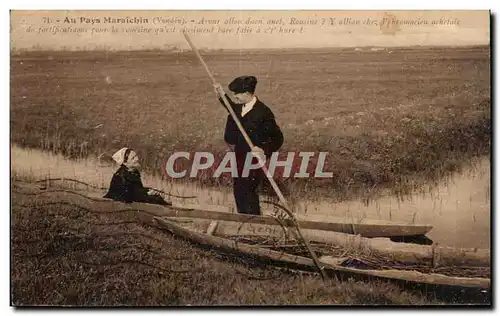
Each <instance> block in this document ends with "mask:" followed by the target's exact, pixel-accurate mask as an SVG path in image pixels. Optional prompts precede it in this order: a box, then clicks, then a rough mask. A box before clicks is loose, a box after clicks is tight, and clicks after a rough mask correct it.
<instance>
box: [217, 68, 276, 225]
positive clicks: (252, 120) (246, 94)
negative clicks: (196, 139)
mask: <svg viewBox="0 0 500 316" xmlns="http://www.w3.org/2000/svg"><path fill="white" fill-rule="evenodd" d="M256 86H257V78H256V77H254V76H241V77H238V78H236V79H234V80H233V81H232V82H231V83H230V84H229V86H228V88H229V90H230V91H231V92H232V93H233V94H234V99H236V102H233V101H232V100H231V98H229V97H227V95H226V99H227V100H228V102H229V104H230V105H231V107H232V108H233V110H234V112H235V114H236V116H237V117H238V119H239V120H240V122H241V125H242V126H243V128H244V129H245V131H246V133H247V134H248V136H249V137H250V139H251V140H252V143H253V144H254V147H253V148H250V147H249V146H248V144H247V142H246V141H245V138H244V137H243V135H242V133H241V132H240V131H239V129H238V126H237V125H236V122H235V121H234V120H233V117H232V116H231V115H230V114H229V115H228V117H227V121H226V129H225V132H224V140H225V141H226V142H227V143H228V144H230V145H233V146H234V152H235V156H236V164H237V171H238V176H237V177H234V178H233V193H234V198H235V201H236V207H237V209H238V213H244V214H252V215H260V214H261V211H260V205H259V195H258V192H257V190H258V188H259V185H260V184H261V183H262V181H263V180H264V178H265V177H266V175H265V174H264V172H263V171H262V169H260V168H259V169H254V170H250V172H249V175H248V177H243V176H242V173H243V166H244V164H245V159H246V157H247V154H249V153H252V152H253V153H255V154H262V153H263V154H264V155H265V156H266V159H269V158H270V157H271V155H272V153H273V152H275V151H277V150H279V149H280V148H281V146H282V145H283V141H284V139H283V133H282V132H281V129H280V128H279V126H278V124H277V123H276V120H275V118H274V114H273V112H272V111H271V109H270V108H269V107H267V106H266V105H265V104H264V103H262V101H260V100H259V99H258V98H257V96H256V95H255V88H256ZM214 87H215V90H216V92H217V94H218V96H219V101H220V102H221V103H222V104H223V105H224V101H223V99H222V96H223V95H225V92H224V89H223V88H222V86H221V85H220V84H218V83H217V84H215V85H214ZM224 108H226V107H225V106H224ZM226 110H227V108H226ZM227 111H228V112H229V110H227ZM253 159H254V160H253V163H254V164H255V163H257V158H256V157H255V158H253Z"/></svg>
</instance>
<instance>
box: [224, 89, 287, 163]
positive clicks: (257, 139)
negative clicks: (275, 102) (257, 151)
mask: <svg viewBox="0 0 500 316" xmlns="http://www.w3.org/2000/svg"><path fill="white" fill-rule="evenodd" d="M226 99H227V100H228V101H229V103H230V104H231V107H232V108H233V110H234V112H235V114H236V116H237V117H238V119H239V120H240V122H241V124H242V125H243V128H244V129H245V131H246V132H247V134H248V136H249V137H250V139H251V140H252V143H253V144H254V145H255V146H257V147H260V148H262V149H263V150H264V153H265V154H266V156H267V157H270V156H271V154H272V153H273V152H275V151H277V150H278V149H280V148H281V146H282V145H283V141H284V139H283V133H282V132H281V129H280V128H279V126H278V124H277V123H276V120H275V118H274V114H273V112H272V111H271V109H269V108H268V107H267V106H266V105H265V104H264V103H262V102H261V101H260V100H259V99H258V98H257V102H255V104H254V106H253V108H252V110H251V111H249V112H248V113H246V114H245V116H243V117H242V116H241V112H242V109H243V104H236V103H234V102H233V101H232V100H231V99H230V98H229V97H227V96H226ZM219 100H220V102H221V103H222V104H224V101H223V100H222V98H219ZM226 110H227V109H226ZM228 112H229V111H228ZM224 140H225V141H226V142H227V143H229V144H231V145H234V146H235V148H234V151H235V153H236V155H237V156H238V154H246V153H247V152H250V147H249V146H248V144H247V143H246V141H245V138H244V137H243V135H242V134H241V132H240V131H239V129H238V126H237V125H236V122H235V121H234V120H233V117H232V116H231V114H229V115H228V117H227V121H226V130H225V132H224Z"/></svg>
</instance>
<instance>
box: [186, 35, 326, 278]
mask: <svg viewBox="0 0 500 316" xmlns="http://www.w3.org/2000/svg"><path fill="white" fill-rule="evenodd" d="M182 33H183V34H184V37H185V38H186V41H187V42H188V44H189V46H190V47H191V49H192V50H193V51H194V52H195V54H196V56H197V57H198V60H199V61H200V63H201V64H202V65H203V67H204V68H205V71H206V72H207V74H208V76H209V77H210V79H211V80H212V84H214V85H215V84H216V83H217V81H216V80H215V78H214V76H213V75H212V72H211V71H210V69H209V68H208V66H207V64H206V63H205V61H204V60H203V57H202V56H201V55H200V52H199V51H198V49H197V48H196V46H195V45H194V44H193V42H192V41H191V38H190V37H189V35H188V34H187V33H186V32H185V31H183V32H182ZM219 94H221V93H220V91H219ZM220 97H221V98H222V100H223V101H224V105H225V106H226V108H227V110H228V111H229V114H230V115H231V117H232V118H233V120H234V122H235V123H236V125H237V126H238V129H239V130H240V132H241V134H242V135H243V137H244V138H245V141H246V142H247V144H248V146H250V148H253V147H254V145H253V143H252V140H251V139H250V137H249V136H248V134H247V133H246V131H245V128H243V125H241V122H240V120H239V119H238V117H237V116H236V113H234V110H233V108H232V107H231V105H230V104H229V101H228V100H227V99H226V95H225V94H221V95H220ZM259 161H260V159H259ZM261 168H262V170H263V171H264V174H265V175H266V177H267V179H268V180H269V183H271V186H272V187H273V189H274V191H275V192H276V195H278V198H279V200H280V202H281V203H282V204H283V207H284V210H285V211H286V213H287V214H288V216H290V217H291V218H292V221H293V222H294V224H295V227H297V232H298V234H299V236H300V238H301V239H302V241H303V242H304V244H305V246H306V248H307V250H308V251H309V253H310V255H311V258H312V259H313V261H314V263H315V265H316V267H317V268H318V270H319V271H320V273H321V276H322V277H323V279H326V274H325V272H324V271H323V268H322V267H321V265H320V262H319V260H318V257H317V256H316V254H315V253H314V251H313V250H312V249H311V246H310V244H309V242H308V241H307V240H306V239H305V238H304V236H303V235H302V232H301V230H300V226H299V222H298V221H297V219H296V218H295V216H294V215H293V213H292V212H291V211H290V208H289V207H288V203H287V202H286V200H285V197H284V196H283V193H281V190H280V189H279V187H278V185H277V184H276V182H275V181H274V179H273V177H272V176H271V175H270V174H269V172H268V170H267V167H266V166H265V165H264V164H263V163H261Z"/></svg>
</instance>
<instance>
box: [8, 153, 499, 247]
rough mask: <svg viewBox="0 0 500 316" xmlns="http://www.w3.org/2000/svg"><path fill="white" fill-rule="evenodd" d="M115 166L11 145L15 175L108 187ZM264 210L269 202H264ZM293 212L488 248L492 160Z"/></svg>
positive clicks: (220, 201)
mask: <svg viewBox="0 0 500 316" xmlns="http://www.w3.org/2000/svg"><path fill="white" fill-rule="evenodd" d="M115 169H116V167H114V166H99V165H98V163H96V162H95V161H93V160H82V161H78V162H74V161H69V160H67V159H64V158H63V157H61V156H57V155H51V154H47V153H42V152H40V151H37V150H24V149H20V148H18V147H16V146H12V147H11V170H12V174H13V176H23V177H30V178H33V179H42V178H45V177H47V176H50V177H52V178H54V177H66V178H74V179H78V180H82V181H86V182H88V183H91V184H94V185H97V186H108V185H109V180H110V179H111V176H112V174H113V172H114V171H115ZM143 181H144V183H145V185H147V186H152V187H155V188H158V189H162V190H165V191H167V192H170V193H173V194H178V195H184V196H188V195H196V196H197V198H196V199H189V200H183V199H175V198H174V199H173V202H174V203H177V204H201V205H213V206H212V207H210V209H217V210H225V211H229V212H232V211H234V200H233V196H232V193H231V191H230V190H225V191H221V190H214V189H205V188H200V187H199V186H196V185H183V184H177V183H176V184H173V185H172V184H171V183H167V182H166V181H162V180H161V179H158V178H154V177H151V176H148V175H143ZM263 209H264V211H265V212H269V211H270V207H269V206H266V205H263ZM295 209H296V211H297V212H300V213H306V214H307V215H312V216H314V215H331V216H335V217H342V218H348V219H353V220H359V219H361V218H364V219H379V220H392V221H404V222H409V223H419V224H430V225H432V226H433V227H434V228H433V229H432V231H431V232H430V233H429V234H428V237H429V238H431V239H433V240H434V242H437V243H440V244H443V245H450V246H457V247H478V248H489V247H490V161H489V158H483V159H481V160H480V161H478V163H477V164H476V165H475V166H474V169H469V170H466V171H465V172H463V173H461V174H456V175H454V176H453V177H452V178H451V180H450V181H449V182H448V183H446V184H442V185H440V186H439V187H438V188H436V189H434V190H433V191H432V192H430V193H427V194H425V195H415V196H413V197H412V199H411V200H405V201H403V202H398V200H397V199H396V198H393V197H382V198H380V199H378V200H374V201H373V202H372V203H371V204H370V205H368V206H366V205H365V204H363V203H362V202H358V201H350V202H344V203H330V202H327V201H325V202H318V201H310V202H308V201H302V202H300V203H297V204H296V205H295Z"/></svg>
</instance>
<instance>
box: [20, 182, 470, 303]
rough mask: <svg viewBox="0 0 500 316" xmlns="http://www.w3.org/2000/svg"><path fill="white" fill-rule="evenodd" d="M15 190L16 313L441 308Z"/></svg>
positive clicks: (393, 289)
mask: <svg viewBox="0 0 500 316" xmlns="http://www.w3.org/2000/svg"><path fill="white" fill-rule="evenodd" d="M12 188H13V192H12V266H11V269H12V273H11V275H12V304H13V305H15V306H26V305H82V306H83V305H84V306H117V305H120V306H123V305H125V306H177V305H188V304H190V305H202V306H213V305H282V304H286V305H295V304H311V305H318V304H321V305H324V304H329V305H342V304H350V305H365V304H368V305H374V304H376V305H379V304H381V305H387V304H398V305H401V304H403V305H421V304H442V303H443V302H440V301H439V300H436V299H430V298H427V297H426V296H425V295H424V294H422V293H420V292H415V293H413V292H412V291H402V289H401V288H400V287H398V286H396V285H394V284H391V283H389V282H381V281H377V282H368V281H366V282H361V281H354V280H340V279H331V280H329V281H328V282H327V283H323V282H322V280H321V278H320V277H319V276H316V275H311V274H297V273H296V272H292V271H284V270H277V269H275V268H272V267H271V266H267V265H266V264H265V263H262V262H259V261H255V260H253V259H251V258H246V259H245V260H242V259H239V258H237V257H234V256H231V255H229V254H221V253H219V252H216V251H214V250H210V249H201V248H199V247H197V246H196V245H193V244H190V243H188V242H186V241H184V240H181V239H178V238H176V237H175V236H172V235H170V234H169V233H166V232H164V231H161V230H159V229H157V228H154V227H151V226H147V225H145V224H141V218H140V215H139V213H137V212H134V213H118V214H116V213H113V214H106V213H102V212H99V210H98V209H91V208H83V207H80V206H78V205H62V204H57V201H50V200H45V201H44V202H42V200H38V199H37V198H36V197H33V196H29V195H25V194H23V192H32V191H30V190H27V189H26V188H25V187H24V183H22V182H19V181H13V185H12ZM431 296H432V294H431ZM456 303H460V301H457V302H456Z"/></svg>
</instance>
